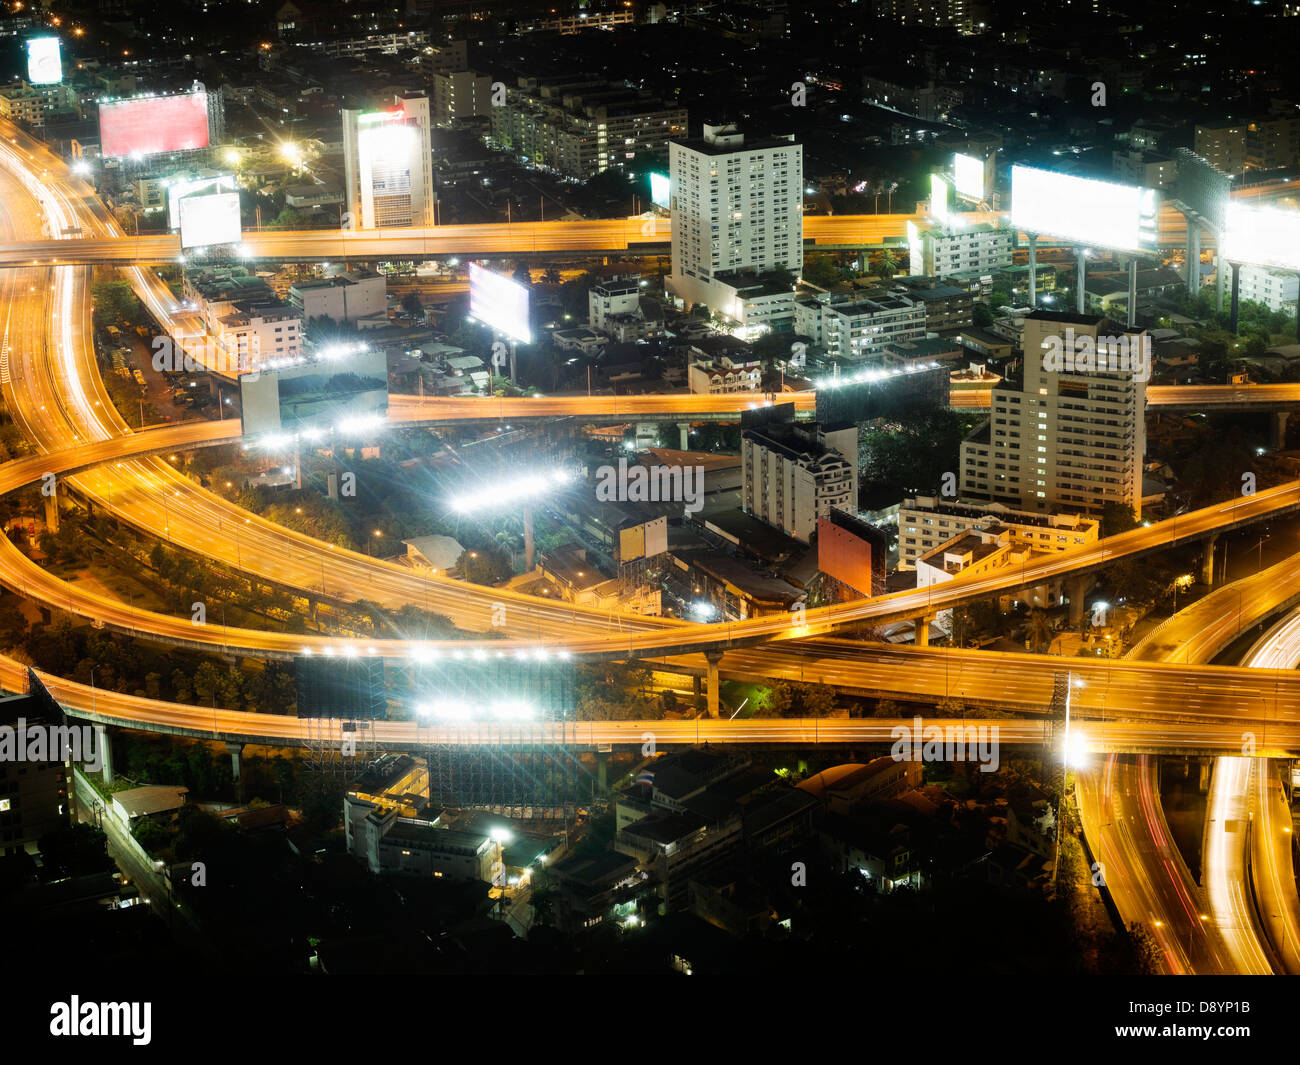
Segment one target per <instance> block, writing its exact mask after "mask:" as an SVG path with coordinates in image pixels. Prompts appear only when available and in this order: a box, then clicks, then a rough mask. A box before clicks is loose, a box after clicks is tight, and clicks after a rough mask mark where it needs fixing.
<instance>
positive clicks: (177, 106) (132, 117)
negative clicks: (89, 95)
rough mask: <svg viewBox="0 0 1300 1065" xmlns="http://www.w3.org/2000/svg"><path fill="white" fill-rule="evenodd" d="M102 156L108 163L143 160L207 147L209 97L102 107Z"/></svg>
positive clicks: (143, 99)
mask: <svg viewBox="0 0 1300 1065" xmlns="http://www.w3.org/2000/svg"><path fill="white" fill-rule="evenodd" d="M99 143H100V152H101V154H103V156H104V157H105V158H106V159H143V158H144V157H145V156H147V155H157V154H159V153H160V152H179V151H185V150H187V149H191V148H206V147H207V146H208V143H209V142H208V94H207V93H206V92H189V93H182V94H180V95H177V96H145V97H139V98H137V99H133V100H113V101H107V102H103V103H101V104H100V105H99Z"/></svg>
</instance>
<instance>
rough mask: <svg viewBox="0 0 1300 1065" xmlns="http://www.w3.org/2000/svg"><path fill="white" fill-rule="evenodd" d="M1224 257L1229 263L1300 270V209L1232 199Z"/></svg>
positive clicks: (1224, 240)
mask: <svg viewBox="0 0 1300 1065" xmlns="http://www.w3.org/2000/svg"><path fill="white" fill-rule="evenodd" d="M1223 257H1224V258H1225V259H1226V260H1227V261H1228V262H1234V263H1250V264H1251V265H1253V266H1272V267H1276V268H1278V269H1282V270H1300V211H1288V210H1285V209H1283V208H1280V207H1248V206H1247V205H1246V204H1244V203H1234V202H1232V201H1231V200H1230V201H1228V206H1227V212H1226V217H1225V227H1224V233H1223Z"/></svg>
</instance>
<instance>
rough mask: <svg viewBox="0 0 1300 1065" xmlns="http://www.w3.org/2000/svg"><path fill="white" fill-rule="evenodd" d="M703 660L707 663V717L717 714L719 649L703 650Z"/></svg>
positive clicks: (720, 653) (720, 657) (720, 659)
mask: <svg viewBox="0 0 1300 1065" xmlns="http://www.w3.org/2000/svg"><path fill="white" fill-rule="evenodd" d="M704 660H705V661H706V662H707V663H708V664H709V692H708V695H709V717H717V716H718V688H719V686H720V684H721V681H720V680H719V678H718V663H719V662H721V661H722V652H721V651H705V652H704Z"/></svg>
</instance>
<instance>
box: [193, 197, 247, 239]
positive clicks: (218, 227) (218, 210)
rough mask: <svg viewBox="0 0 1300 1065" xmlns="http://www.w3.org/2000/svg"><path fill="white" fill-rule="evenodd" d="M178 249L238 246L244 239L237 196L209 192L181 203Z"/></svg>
mask: <svg viewBox="0 0 1300 1065" xmlns="http://www.w3.org/2000/svg"><path fill="white" fill-rule="evenodd" d="M180 207H181V210H180V215H181V248H183V249H184V248H206V247H210V246H211V245H213V244H238V243H239V242H240V241H241V240H242V239H243V237H244V231H243V227H242V226H241V224H240V220H239V193H237V192H209V193H204V194H201V195H198V196H186V197H185V198H184V199H183V200H181V201H180Z"/></svg>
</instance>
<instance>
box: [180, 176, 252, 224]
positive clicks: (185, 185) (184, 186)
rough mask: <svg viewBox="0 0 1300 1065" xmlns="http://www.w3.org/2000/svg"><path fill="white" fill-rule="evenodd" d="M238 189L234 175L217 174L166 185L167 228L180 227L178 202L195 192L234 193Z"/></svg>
mask: <svg viewBox="0 0 1300 1065" xmlns="http://www.w3.org/2000/svg"><path fill="white" fill-rule="evenodd" d="M238 187H239V183H238V182H237V181H236V180H235V175H234V174H217V175H216V176H214V177H202V178H178V179H175V180H173V181H171V182H169V183H167V228H168V229H179V228H180V225H181V207H180V202H181V200H182V199H183V198H184V197H186V196H192V195H194V193H196V192H208V191H221V192H234V191H235V189H237V188H238Z"/></svg>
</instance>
